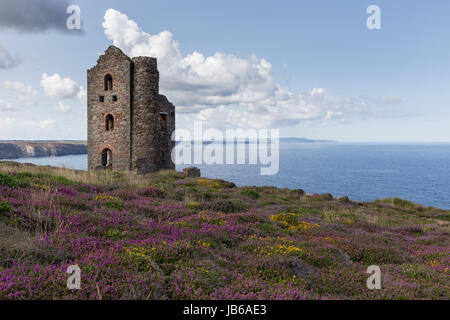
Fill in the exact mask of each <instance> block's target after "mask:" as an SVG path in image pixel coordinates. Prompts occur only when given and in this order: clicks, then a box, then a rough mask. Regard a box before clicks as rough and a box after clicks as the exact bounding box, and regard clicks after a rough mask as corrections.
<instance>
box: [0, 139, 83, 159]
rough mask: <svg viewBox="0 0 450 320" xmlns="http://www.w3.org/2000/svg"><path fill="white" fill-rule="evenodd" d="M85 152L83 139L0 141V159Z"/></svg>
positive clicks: (58, 155) (68, 154)
mask: <svg viewBox="0 0 450 320" xmlns="http://www.w3.org/2000/svg"><path fill="white" fill-rule="evenodd" d="M80 154H87V146H86V142H84V141H72V140H71V141H19V140H14V141H0V159H3V160H5V159H18V158H39V157H60V156H70V155H80Z"/></svg>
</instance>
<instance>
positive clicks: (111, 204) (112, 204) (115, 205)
mask: <svg viewBox="0 0 450 320" xmlns="http://www.w3.org/2000/svg"><path fill="white" fill-rule="evenodd" d="M104 205H105V206H106V207H108V208H110V209H115V210H123V209H124V208H125V205H124V203H123V202H122V201H115V200H109V201H105V202H104Z"/></svg>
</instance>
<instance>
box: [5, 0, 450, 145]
mask: <svg viewBox="0 0 450 320" xmlns="http://www.w3.org/2000/svg"><path fill="white" fill-rule="evenodd" d="M15 3H17V5H15V6H13V5H11V2H10V1H8V3H7V1H4V0H0V9H2V7H3V8H5V6H7V7H8V8H9V9H8V10H10V11H11V10H12V13H11V12H10V13H9V14H8V16H5V15H6V14H3V15H2V14H1V13H0V140H1V139H85V138H86V105H85V102H84V100H83V99H84V97H85V96H84V92H83V90H85V88H86V70H87V69H88V68H90V67H92V66H93V65H95V63H96V60H97V58H98V55H99V54H101V53H102V52H103V51H104V50H105V49H106V48H107V47H108V46H109V45H111V44H113V43H115V44H116V45H118V46H119V47H121V49H122V50H124V51H125V52H126V53H127V54H129V55H147V54H148V55H151V54H152V55H155V56H157V57H158V60H159V65H160V72H161V81H162V84H161V91H162V93H164V94H166V95H167V96H168V98H169V100H171V101H172V102H174V103H175V104H176V106H177V113H178V117H177V126H179V127H189V126H190V125H191V124H192V122H193V121H195V120H199V119H200V120H205V121H208V123H210V124H211V125H212V126H214V127H218V128H222V127H223V128H225V127H243V128H249V127H250V128H252V127H255V128H280V130H281V136H284V137H308V138H316V139H335V140H339V141H450V130H449V119H450V108H449V101H450V90H449V89H448V87H449V86H450V63H449V60H450V37H449V35H450V20H449V19H448V14H449V13H450V3H449V2H448V1H444V0H442V1H437V0H436V1H414V2H413V3H412V2H411V1H404V0H397V1H386V0H372V1H364V0H347V1H333V0H327V1H325V0H315V1H312V0H308V1H298V0H297V1H277V2H275V1H254V0H246V1H234V0H229V1H199V0H191V1H172V0H170V1H167V0H166V1H145V2H144V1H136V0H135V1H133V0H131V1H126V2H125V1H72V2H70V3H73V4H76V5H78V6H79V7H80V8H81V18H82V21H83V28H82V29H83V34H82V35H80V34H79V33H78V32H76V31H75V32H74V31H69V30H67V29H66V28H65V25H64V22H65V19H66V18H67V17H68V15H67V14H66V13H65V8H66V7H67V5H69V4H70V3H69V1H62V0H43V1H39V2H37V1H29V0H17V1H15ZM372 4H375V5H378V6H379V7H380V8H381V25H382V29H381V30H369V29H368V28H367V27H366V19H367V17H368V14H367V13H366V9H367V7H368V6H369V5H372ZM23 8H26V10H25V11H26V13H27V14H28V15H27V16H26V17H27V18H26V19H29V21H28V20H24V19H25V18H23V16H24V9H23ZM48 8H53V9H51V10H49V9H48ZM110 8H112V9H114V10H110V11H109V13H110V14H109V15H107V16H105V13H106V12H107V10H108V9H110ZM14 10H16V12H14ZM0 11H3V12H4V11H5V10H0ZM36 16H37V18H36ZM28 17H29V18H28ZM133 21H134V22H135V24H133ZM105 24H106V26H105ZM163 31H169V32H170V34H167V33H161V32H163ZM105 32H106V34H105ZM131 32H132V33H133V34H134V35H135V38H133V40H132V41H131V40H129V36H128V35H129V34H131ZM193 53H195V54H193ZM208 57H209V58H208Z"/></svg>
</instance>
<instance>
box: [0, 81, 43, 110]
mask: <svg viewBox="0 0 450 320" xmlns="http://www.w3.org/2000/svg"><path fill="white" fill-rule="evenodd" d="M3 87H4V88H5V89H8V90H12V91H14V92H15V93H16V94H17V99H18V100H19V101H21V102H23V103H24V104H25V105H26V106H28V107H29V106H32V105H33V104H35V103H36V102H37V96H38V93H37V91H36V90H35V89H34V88H33V87H32V86H28V85H26V84H24V83H22V82H19V81H15V82H13V81H5V82H4V83H3Z"/></svg>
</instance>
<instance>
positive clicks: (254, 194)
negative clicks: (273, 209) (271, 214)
mask: <svg viewBox="0 0 450 320" xmlns="http://www.w3.org/2000/svg"><path fill="white" fill-rule="evenodd" d="M241 194H242V195H244V196H247V197H249V198H250V199H258V198H259V193H258V191H256V190H255V189H243V190H242V191H241Z"/></svg>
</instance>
